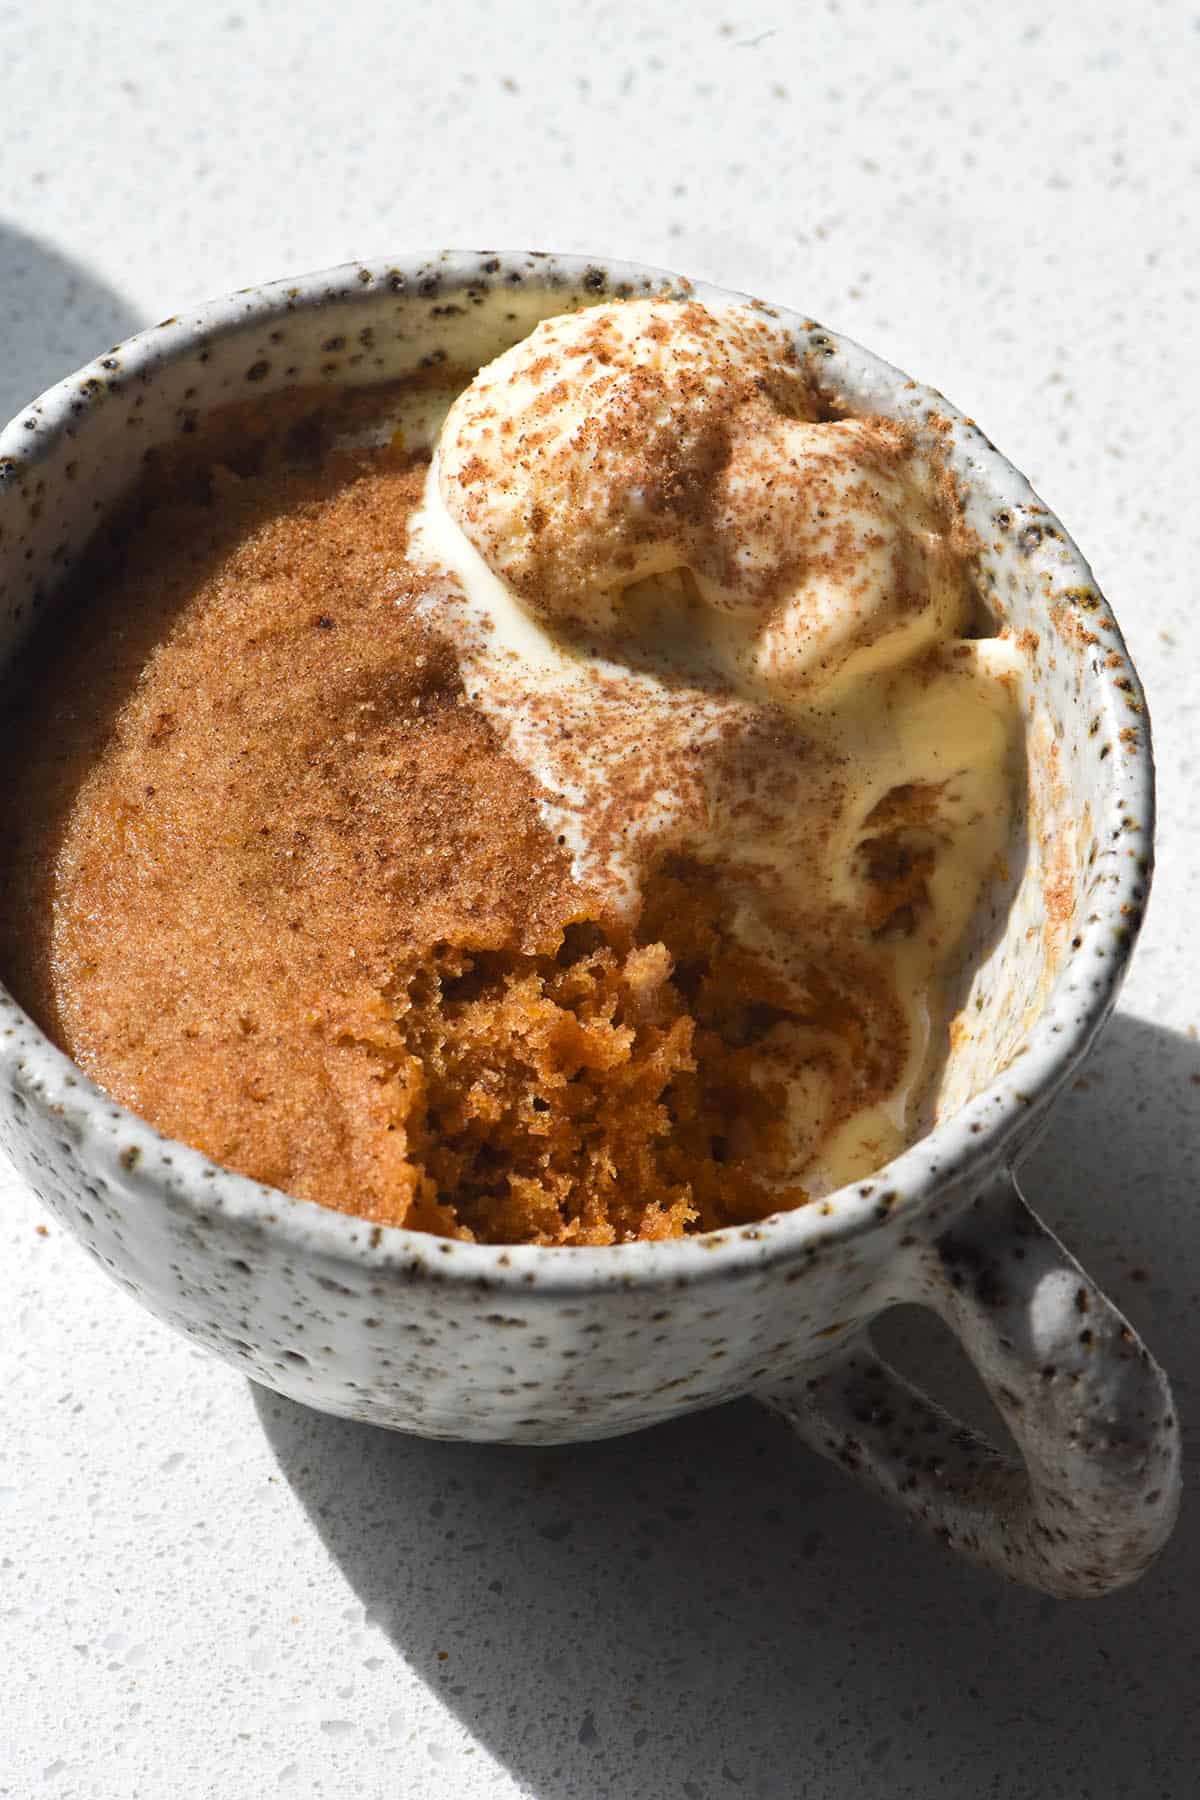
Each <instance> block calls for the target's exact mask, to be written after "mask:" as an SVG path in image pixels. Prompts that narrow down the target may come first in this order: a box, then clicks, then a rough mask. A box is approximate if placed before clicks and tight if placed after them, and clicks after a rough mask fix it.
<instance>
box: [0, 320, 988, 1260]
mask: <svg viewBox="0 0 1200 1800" xmlns="http://www.w3.org/2000/svg"><path fill="white" fill-rule="evenodd" d="M181 444H182V448H180V449H178V450H175V451H172V452H171V453H170V454H165V455H160V456H158V457H157V458H156V459H155V461H154V464H153V466H152V467H151V469H150V471H149V472H148V475H147V478H146V480H145V482H144V483H143V486H142V488H141V490H140V491H139V493H138V494H137V496H136V497H135V499H134V500H133V501H132V502H131V504H130V506H129V507H128V508H127V509H126V513H125V515H124V517H123V519H122V520H121V521H120V522H119V523H118V524H117V525H116V526H115V527H114V528H113V530H112V531H111V532H109V533H108V534H107V536H106V538H105V540H104V541H103V543H101V544H97V545H96V546H95V547H94V548H93V550H92V552H91V554H90V556H89V558H88V560H87V566H86V567H85V568H84V569H83V570H82V571H81V572H80V573H79V575H78V576H77V578H76V582H75V599H74V604H73V608H72V610H71V611H70V613H69V619H70V631H69V635H68V636H67V638H66V641H65V642H64V632H63V626H62V624H61V621H56V623H55V626H54V628H53V642H51V641H50V640H49V638H48V636H47V635H46V634H43V637H42V639H41V640H40V641H39V642H36V643H35V644H34V646H33V647H32V649H31V651H30V653H29V654H28V656H27V658H26V660H25V662H24V663H23V665H22V666H21V668H20V669H19V671H18V672H17V674H16V676H15V677H14V679H13V684H12V688H11V691H10V696H9V705H8V712H9V720H10V723H9V730H10V732H11V733H12V736H13V742H14V744H15V743H20V744H21V745H22V746H23V750H22V753H21V756H20V757H19V758H15V759H14V766H19V767H20V768H21V776H20V779H19V780H18V781H17V782H15V783H14V784H13V785H12V787H11V788H10V791H9V792H8V793H7V795H6V796H5V797H4V798H3V800H2V801H0V833H2V840H3V871H4V872H3V877H2V878H0V966H2V968H3V972H4V975H5V977H6V979H7V980H8V982H9V985H10V986H11V987H12V989H13V991H14V993H15V994H16V996H17V997H18V998H19V999H20V1000H21V1002H22V1003H23V1004H24V1005H25V1006H26V1008H27V1009H28V1010H29V1011H30V1012H31V1013H32V1015H33V1016H34V1018H35V1019H37V1020H38V1022H39V1023H40V1024H41V1025H42V1026H43V1028H44V1029H45V1030H46V1031H47V1032H48V1033H49V1034H50V1035H51V1036H52V1037H53V1038H54V1039H55V1041H56V1042H57V1043H58V1044H59V1045H61V1047H62V1048H63V1049H65V1050H66V1051H67V1052H68V1053H69V1054H70V1055H71V1056H72V1057H73V1058H74V1059H75V1061H76V1062H78V1063H79V1064H80V1065H81V1067H82V1068H83V1069H84V1070H86V1071H87V1073H88V1074H90V1075H91V1076H92V1077H93V1078H94V1079H95V1080H96V1081H97V1082H99V1083H100V1084H101V1085H102V1086H103V1087H104V1088H105V1089H107V1090H108V1092H109V1093H110V1094H112V1095H113V1096H114V1097H115V1098H116V1099H117V1100H119V1101H121V1102H122V1103H123V1104H125V1105H127V1106H129V1107H131V1108H133V1109H134V1110H136V1111H138V1112H140V1113H141V1114H143V1115H144V1116H145V1117H146V1118H148V1119H149V1120H150V1121H152V1123H154V1124H155V1125H156V1126H158V1127H159V1129H160V1130H162V1131H163V1132H165V1133H167V1134H169V1135H171V1136H174V1137H177V1138H182V1139H184V1140H186V1141H187V1142H189V1143H191V1144H193V1145H195V1146H197V1147H198V1148H200V1149H201V1150H203V1151H205V1152H206V1153H207V1154H208V1155H209V1156H210V1157H212V1158H213V1159H215V1160H216V1161H218V1162H220V1163H223V1164H225V1165H227V1166H228V1167H230V1168H232V1169H235V1170H238V1171H240V1172H242V1173H245V1174H247V1175H250V1176H253V1177H254V1178H256V1179H257V1180H259V1181H262V1182H264V1183H268V1184H270V1185H272V1186H275V1187H278V1188H281V1189H283V1190H285V1191H287V1192H289V1193H292V1194H295V1195H298V1196H301V1197H304V1198H309V1199H313V1200H317V1201H320V1202H323V1203H324V1204H326V1205H328V1206H331V1207H336V1208H339V1209H341V1210H343V1211H347V1212H352V1213H356V1214H359V1215H361V1216H363V1217H366V1218H368V1219H370V1220H372V1221H375V1222H378V1223H391V1224H403V1225H407V1226H409V1227H415V1228H417V1229H421V1230H425V1231H429V1232H433V1233H437V1234H440V1235H442V1236H446V1237H458V1238H465V1239H471V1238H473V1239H478V1240H483V1241H492V1242H533V1243H538V1244H546V1245H553V1244H607V1243H613V1242H619V1241H626V1240H630V1239H637V1238H661V1237H671V1236H679V1235H682V1234H685V1233H692V1232H701V1231H706V1230H711V1229H713V1228H716V1227H720V1226H725V1225H729V1224H734V1223H739V1222H745V1221H751V1220H755V1219H759V1218H762V1217H764V1216H765V1215H767V1214H769V1213H772V1212H776V1211H779V1210H782V1209H786V1208H791V1207H795V1206H800V1205H803V1204H805V1203H807V1202H809V1201H811V1200H813V1199H817V1198H819V1197H821V1196H822V1195H824V1194H825V1193H827V1192H829V1191H831V1190H832V1189H834V1188H836V1187H838V1186H840V1185H842V1184H843V1183H845V1182H847V1181H850V1180H853V1179H855V1178H856V1177H858V1176H860V1175H864V1174H866V1173H868V1172H869V1171H871V1170H873V1169H875V1168H876V1167H878V1166H880V1165H881V1164H882V1163H884V1162H885V1161H887V1160H888V1159H889V1158H890V1157H891V1156H893V1155H894V1154H896V1153H897V1152H898V1151H899V1150H900V1149H901V1148H903V1146H904V1145H905V1144H906V1143H908V1142H910V1141H912V1139H913V1138H914V1137H916V1136H917V1135H919V1132H920V1130H921V1129H922V1128H923V1123H924V1122H925V1121H926V1120H927V1108H928V1105H929V1098H930V1094H931V1092H932V1086H933V1082H934V1079H935V1076H936V1072H937V1069H938V1066H939V1064H940V1062H941V1060H942V1057H943V1055H944V1049H945V1046H946V1044H947V1041H948V1033H949V1031H950V1029H951V1025H952V1012H953V998H954V989H955V983H956V981H957V980H958V979H959V977H960V975H961V973H962V967H961V965H962V959H963V956H964V954H965V951H966V947H967V946H968V945H969V942H970V938H971V926H972V920H973V918H974V916H975V914H976V912H977V909H978V908H979V905H980V902H981V900H982V897H983V895H984V894H985V891H986V890H988V889H989V888H990V887H992V886H994V885H995V884H997V883H998V882H1000V881H1002V880H1003V877H1004V873H1005V868H1004V862H1005V853H1006V849H1007V847H1008V844H1009V842H1010V839H1011V837H1012V834H1013V831H1014V826H1015V822H1016V812H1017V808H1018V803H1019V794H1020V792H1021V781H1022V777H1021V773H1020V765H1021V745H1020V725H1019V709H1018V705H1017V681H1016V662H1015V659H1014V655H1013V648H1012V646H1011V644H1010V643H1009V641H1008V640H1007V639H1006V638H1004V637H1001V636H996V635H993V634H991V626H990V624H989V621H988V620H987V619H986V618H985V617H984V615H983V613H982V610H981V608H980V606H979V604H978V601H977V600H976V598H975V595H974V591H973V585H972V579H971V576H972V555H973V544H972V541H971V539H970V537H969V534H968V533H967V532H966V530H965V528H964V526H963V524H962V520H961V516H960V511H959V507H958V503H957V499H956V495H955V492H954V488H953V484H952V482H951V481H950V479H949V477H948V475H947V474H946V473H945V471H944V469H943V466H942V463H941V460H940V457H939V448H938V436H937V427H936V421H935V422H932V423H928V424H926V425H924V426H923V427H922V428H921V430H920V431H919V432H918V430H917V429H916V428H915V427H909V426H902V425H899V424H897V423H895V422H893V421H891V420H887V419H883V418H874V417H841V416H831V413H830V409H829V408H828V406H826V405H825V404H824V403H823V402H821V401H820V400H819V398H818V396H817V393H816V390H815V389H814V387H813V386H812V385H811V383H810V381H809V379H808V376H807V373H806V370H805V368H804V366H803V364H802V363H801V362H800V361H799V360H798V359H797V357H796V354H795V351H794V349H793V348H792V347H791V344H790V342H789V340H787V339H786V338H785V337H784V336H782V334H780V333H778V332H777V331H776V330H774V329H773V328H772V325H771V323H770V320H769V319H768V318H766V317H763V316H762V315H760V314H759V313H758V312H756V311H755V310H754V309H753V308H752V307H750V306H745V307H732V308H730V309H728V310H726V311H723V312H721V313H720V314H716V313H713V312H709V311H707V310H706V309H705V308H704V307H703V306H701V305H700V304H698V303H696V302H694V301H689V300H627V301H615V302H611V303H605V304H602V305H597V306H593V307H589V308H586V309H584V310H581V311H575V312H571V313H567V314H564V315H562V316H560V317H557V318H552V319H548V320H546V321H544V322H543V323H541V324H540V325H538V326H537V328H536V329H535V330H534V331H533V332H532V333H531V335H530V336H529V337H527V338H526V339H524V340H523V341H522V342H520V343H518V344H517V345H516V346H515V347H514V348H512V349H510V350H508V351H506V352H505V353H504V354H503V355H502V356H500V357H499V358H498V359H497V360H496V361H495V362H493V363H491V364H489V365H487V366H486V367H484V368H483V369H482V370H480V371H479V372H478V373H475V374H472V371H471V370H469V369H455V368H454V367H452V366H450V364H449V363H439V362H437V361H436V360H435V361H433V362H431V364H430V366H429V367H427V368H426V369H424V370H422V371H421V372H419V373H418V374H417V375H415V376H412V377H409V378H408V379H406V380H405V381H404V382H401V383H394V384H392V385H390V386H387V387H379V388H376V389H374V390H369V389H368V390H363V389H357V390H354V391H352V392H345V393H343V394H341V395H339V396H335V397H332V398H331V397H330V396H329V395H327V394H324V393H322V394H321V395H319V396H318V395H316V394H314V393H310V394H308V395H305V394H295V393H291V394H287V395H281V396H279V397H277V398H276V399H274V400H269V401H267V402H265V403H263V404H261V405H258V406H252V407H247V406H241V407H237V408H233V409H229V410H227V411H226V412H225V413H223V414H221V413H218V414H217V415H215V416H213V417H211V418H209V419H208V420H206V421H205V422H204V424H203V426H202V427H201V429H199V430H198V431H197V432H195V433H193V434H192V435H190V436H188V437H185V438H184V439H182V440H181ZM30 744H32V745H33V749H32V751H30V750H29V749H28V746H29V745H30Z"/></svg>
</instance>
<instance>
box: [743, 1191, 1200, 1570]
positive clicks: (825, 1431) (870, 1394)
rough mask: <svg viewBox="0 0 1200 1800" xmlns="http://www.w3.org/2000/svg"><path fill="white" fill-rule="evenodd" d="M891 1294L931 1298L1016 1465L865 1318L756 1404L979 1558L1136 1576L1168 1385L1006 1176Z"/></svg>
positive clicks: (1175, 1441) (1165, 1505) (1171, 1434)
mask: <svg viewBox="0 0 1200 1800" xmlns="http://www.w3.org/2000/svg"><path fill="white" fill-rule="evenodd" d="M891 1299H892V1303H893V1304H897V1303H899V1302H901V1301H915V1302H916V1303H918V1304H919V1305H923V1306H927V1307H929V1308H930V1309H931V1310H932V1311H933V1312H934V1313H936V1314H937V1316H938V1317H939V1318H940V1319H942V1320H943V1321H944V1323H945V1324H947V1325H948V1326H949V1327H950V1329H951V1330H952V1331H953V1332H954V1333H955V1335H956V1336H957V1338H958V1340H959V1342H960V1343H961V1344H962V1346H963V1348H964V1350H965V1351H966V1353H967V1355H968V1356H969V1357H970V1359H971V1361H972V1363H973V1364H974V1366H975V1368H976V1370H977V1371H978V1373H979V1375H980V1376H981V1377H982V1379H983V1383H984V1386H985V1387H986V1388H987V1391H988V1393H989V1394H990V1396H991V1398H992V1401H993V1402H994V1404H995V1406H996V1409H997V1411H998V1412H999V1414H1000V1416H1001V1418H1002V1419H1003V1420H1004V1423H1005V1424H1006V1425H1007V1426H1008V1429H1009V1430H1010V1431H1011V1433H1012V1435H1013V1438H1014V1440H1015V1442H1016V1444H1017V1447H1018V1449H1019V1450H1020V1452H1021V1457H1022V1458H1023V1461H1021V1462H1017V1461H1014V1460H1013V1459H1012V1458H1011V1457H1008V1456H1005V1455H1003V1454H1001V1452H1000V1451H998V1450H997V1449H996V1448H995V1447H994V1446H993V1445H992V1444H990V1443H989V1442H988V1441H987V1440H986V1439H985V1438H982V1437H980V1436H979V1435H978V1434H977V1433H976V1432H975V1431H973V1430H972V1429H971V1428H970V1427H968V1426H966V1425H963V1424H962V1423H961V1422H960V1421H958V1420H957V1419H954V1418H952V1417H951V1416H950V1415H949V1414H948V1413H946V1412H944V1411H943V1410H942V1408H941V1407H940V1406H938V1405H937V1404H936V1403H935V1402H934V1401H932V1400H930V1399H929V1398H928V1397H927V1396H926V1395H925V1394H923V1393H921V1392H920V1390H919V1389H917V1388H915V1387H913V1386H912V1385H911V1384H910V1383H909V1382H908V1381H906V1380H905V1379H904V1377H903V1376H901V1375H899V1374H897V1373H896V1371H895V1370H894V1369H892V1368H890V1367H889V1366H888V1364H887V1363H885V1362H882V1361H881V1360H880V1359H879V1358H878V1357H877V1356H875V1355H874V1354H873V1352H872V1350H871V1348H870V1345H869V1328H868V1329H864V1330H862V1331H859V1332H857V1333H856V1334H855V1336H854V1338H853V1339H852V1341H851V1342H850V1343H849V1344H847V1345H846V1346H845V1347H844V1348H843V1349H842V1350H841V1351H840V1352H839V1353H838V1354H837V1355H836V1356H835V1357H834V1358H833V1359H831V1360H830V1361H829V1362H828V1363H825V1364H823V1365H822V1366H821V1367H820V1368H819V1369H817V1370H815V1371H814V1372H813V1373H812V1374H810V1375H808V1376H807V1377H803V1376H802V1377H801V1378H800V1379H799V1380H797V1381H796V1382H795V1383H794V1384H793V1386H792V1387H790V1388H788V1389H786V1390H783V1391H781V1392H777V1393H772V1394H767V1395H764V1396H762V1398H763V1399H764V1400H765V1403H766V1404H767V1405H768V1406H769V1407H771V1408H772V1410H773V1411H775V1412H778V1413H781V1414H782V1415H783V1417H784V1418H786V1419H788V1420H790V1421H791V1423H792V1425H793V1426H794V1427H795V1429H796V1430H797V1431H798V1432H799V1434H800V1436H801V1437H802V1438H803V1439H804V1440H805V1442H806V1443H808V1444H810V1445H811V1446H812V1447H813V1449H815V1450H819V1451H820V1452H821V1453H822V1455H824V1456H828V1457H830V1458H831V1459H832V1460H833V1461H835V1462H838V1463H840V1464H841V1465H842V1466H843V1467H844V1468H845V1469H847V1470H849V1472H850V1473H851V1474H853V1475H855V1476H857V1477H858V1479H859V1480H860V1481H863V1482H865V1483H866V1484H867V1485H868V1486H870V1487H873V1488H874V1489H875V1490H876V1491H877V1492H879V1493H881V1494H882V1495H883V1496H884V1498H885V1499H888V1500H890V1501H892V1502H893V1503H894V1504H895V1505H897V1506H900V1507H902V1508H903V1510H904V1511H905V1512H906V1513H907V1514H908V1515H909V1517H910V1518H911V1519H914V1520H916V1521H917V1522H918V1523H920V1524H921V1525H923V1526H925V1528H926V1529H927V1530H929V1531H931V1532H932V1533H933V1535H934V1536H935V1537H937V1538H939V1539H940V1540H941V1541H942V1542H943V1543H944V1544H946V1545H948V1546H950V1547H951V1548H952V1549H954V1550H957V1551H959V1552H960V1554H961V1555H963V1556H966V1557H969V1558H971V1559H972V1560H973V1561H975V1562H979V1563H983V1564H984V1565H986V1566H987V1567H988V1568H992V1569H996V1570H998V1571H999V1572H1000V1573H1001V1574H1003V1575H1007V1576H1009V1577H1011V1578H1012V1579H1013V1580H1015V1581H1021V1582H1025V1583H1026V1584H1027V1585H1028V1586H1030V1587H1034V1588H1040V1589H1041V1590H1043V1591H1044V1592H1045V1593H1048V1594H1057V1595H1060V1596H1064V1597H1065V1596H1074V1597H1082V1596H1087V1595H1095V1594H1103V1593H1107V1592H1109V1591H1110V1590H1111V1589H1113V1588H1118V1587H1123V1586H1124V1585H1125V1584H1126V1583H1127V1582H1130V1581H1134V1580H1136V1578H1137V1577H1138V1576H1139V1575H1140V1574H1141V1573H1142V1572H1143V1570H1144V1569H1146V1568H1147V1567H1148V1566H1149V1564H1150V1563H1151V1562H1152V1561H1153V1559H1154V1557H1155V1556H1157V1554H1158V1552H1159V1551H1160V1550H1161V1549H1162V1547H1163V1545H1164V1544H1165V1543H1166V1541H1167V1538H1168V1537H1169V1536H1170V1534H1171V1528H1172V1526H1173V1525H1174V1523H1175V1517H1176V1514H1177V1512H1178V1509H1179V1498H1180V1439H1179V1428H1178V1425H1177V1422H1176V1415H1175V1409H1174V1406H1173V1404H1172V1401H1171V1394H1170V1389H1169V1388H1168V1386H1167V1380H1166V1377H1165V1375H1164V1374H1163V1372H1162V1370H1161V1369H1160V1368H1159V1367H1158V1364H1157V1363H1156V1362H1155V1361H1154V1360H1153V1358H1152V1357H1151V1356H1150V1353H1149V1352H1148V1351H1147V1350H1146V1349H1145V1347H1144V1346H1143V1344H1142V1343H1141V1341H1140V1339H1139V1338H1138V1337H1137V1336H1136V1334H1135V1333H1134V1331H1133V1330H1132V1328H1131V1327H1130V1326H1129V1325H1128V1324H1127V1323H1126V1321H1125V1320H1124V1319H1123V1318H1122V1316H1121V1314H1120V1313H1119V1312H1118V1311H1117V1309H1116V1307H1115V1306H1113V1304H1112V1302H1111V1301H1109V1300H1107V1299H1106V1298H1105V1297H1104V1295H1103V1294H1102V1293H1101V1292H1100V1291H1099V1289H1098V1288H1096V1287H1095V1286H1094V1285H1093V1283H1092V1282H1091V1281H1089V1280H1088V1277H1087V1276H1086V1275H1085V1274H1084V1273H1083V1271H1082V1269H1081V1268H1080V1267H1079V1265H1078V1263H1077V1262H1076V1261H1075V1260H1074V1258H1073V1257H1072V1256H1070V1255H1069V1254H1068V1253H1067V1251H1066V1250H1064V1248H1063V1246H1062V1245H1061V1244H1060V1243H1059V1241H1058V1239H1057V1238H1056V1237H1055V1236H1054V1235H1053V1233H1052V1232H1050V1231H1048V1230H1047V1228H1046V1227H1045V1226H1044V1225H1043V1224H1042V1222H1041V1220H1040V1219H1038V1218H1037V1217H1036V1215H1035V1214H1034V1213H1033V1212H1032V1211H1031V1210H1030V1209H1029V1207H1028V1206H1027V1205H1026V1203H1025V1201H1024V1199H1023V1198H1022V1196H1021V1194H1020V1192H1019V1190H1018V1188H1017V1185H1016V1183H1015V1181H1014V1180H1013V1178H1012V1176H1011V1174H1009V1173H1002V1174H1000V1175H999V1176H997V1177H995V1178H993V1180H992V1181H991V1183H990V1185H989V1186H988V1187H987V1188H985V1189H984V1191H983V1192H982V1193H981V1194H980V1195H979V1196H978V1198H977V1199H976V1200H975V1202H974V1204H973V1205H972V1206H970V1207H968V1208H967V1210H966V1211H965V1212H964V1213H963V1214H961V1215H960V1217H958V1218H957V1219H956V1220H955V1221H954V1223H953V1224H952V1225H951V1226H950V1227H949V1229H948V1230H947V1231H946V1232H945V1233H944V1234H943V1235H942V1236H941V1237H940V1238H938V1239H936V1240H935V1241H933V1242H930V1243H925V1244H923V1245H922V1246H921V1249H920V1251H919V1252H918V1253H917V1254H916V1255H915V1256H914V1258H913V1262H912V1264H911V1265H910V1271H909V1276H908V1280H907V1283H905V1282H904V1281H902V1282H901V1284H900V1290H899V1291H896V1292H893V1294H892V1296H891Z"/></svg>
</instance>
